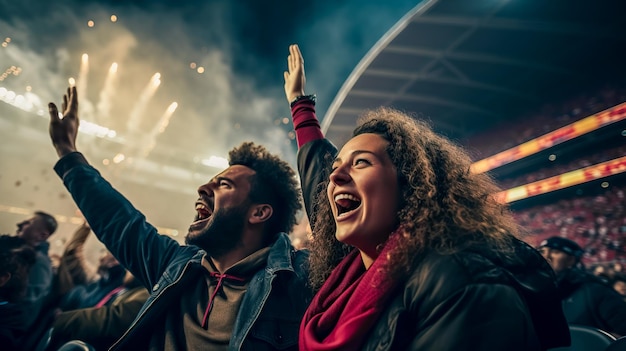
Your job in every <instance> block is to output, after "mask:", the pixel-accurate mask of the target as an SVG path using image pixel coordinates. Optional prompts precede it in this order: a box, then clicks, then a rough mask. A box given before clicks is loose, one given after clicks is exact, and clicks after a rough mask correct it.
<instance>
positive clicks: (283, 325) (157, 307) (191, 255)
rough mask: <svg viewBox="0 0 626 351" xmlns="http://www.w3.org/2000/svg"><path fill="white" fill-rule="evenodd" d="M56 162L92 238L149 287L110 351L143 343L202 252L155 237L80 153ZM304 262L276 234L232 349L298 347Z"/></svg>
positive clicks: (195, 270)
mask: <svg viewBox="0 0 626 351" xmlns="http://www.w3.org/2000/svg"><path fill="white" fill-rule="evenodd" d="M54 168H55V171H56V172H57V174H58V175H59V176H60V177H61V178H62V179H63V182H64V184H65V186H66V187H67V189H68V190H69V192H70V193H71V195H72V197H73V198H74V201H75V202H76V204H77V205H78V208H79V209H80V210H81V212H82V213H83V215H84V216H85V218H86V219H87V222H88V223H89V225H90V226H91V228H92V229H93V231H94V233H95V234H96V236H97V237H98V239H100V241H102V242H103V243H104V244H105V245H106V247H107V249H109V251H111V253H113V255H114V256H115V257H116V258H117V259H118V261H120V263H121V264H122V265H123V266H124V267H126V268H127V269H128V270H130V271H131V272H132V273H133V274H134V275H135V277H136V278H137V279H139V280H140V281H141V282H142V283H143V284H144V286H146V287H147V288H148V289H149V291H150V297H149V298H148V300H147V301H146V303H145V305H144V306H143V307H142V309H141V311H140V312H139V314H138V316H137V318H136V319H135V321H134V322H133V323H132V325H131V327H130V328H129V329H128V330H127V331H126V333H124V335H123V336H122V337H121V338H120V339H119V340H118V341H117V342H116V343H115V344H114V345H113V347H112V348H111V349H112V350H132V349H135V350H138V349H146V348H147V347H148V343H149V340H150V336H151V333H152V332H153V331H154V330H155V326H157V324H156V323H159V322H163V320H164V313H165V311H166V309H168V308H169V307H170V306H171V305H172V304H173V303H174V304H176V303H177V300H178V299H179V298H180V296H181V294H182V291H183V290H184V289H188V286H189V284H198V282H203V279H201V270H200V264H201V260H202V257H203V256H204V255H205V252H204V251H203V250H201V249H199V248H197V247H195V246H181V245H180V244H178V242H176V241H175V240H173V239H171V238H169V237H167V236H164V235H159V234H158V233H157V231H156V228H154V227H153V226H152V225H150V224H149V223H147V222H146V219H145V217H144V215H143V214H142V213H141V212H139V211H138V210H137V209H135V208H134V207H133V205H132V204H131V203H130V202H129V201H128V200H127V199H126V198H124V197H123V196H122V195H121V194H120V193H119V192H117V191H116V190H115V189H114V188H113V187H112V186H111V185H110V184H109V183H108V182H107V181H106V180H105V179H104V178H102V176H101V175H100V173H99V172H98V171H97V170H96V169H95V168H93V167H91V166H90V165H89V164H88V163H87V161H86V160H85V158H84V157H83V155H82V154H80V153H78V152H74V153H70V154H68V155H66V156H64V157H62V158H61V159H60V160H59V161H58V162H57V164H56V165H55V167H54ZM307 265H308V252H306V251H302V250H300V251H296V250H294V249H293V247H292V246H291V244H290V242H289V238H288V237H287V235H286V234H284V233H281V234H280V235H279V237H278V239H277V240H276V242H275V243H274V244H273V245H272V247H271V249H270V253H269V256H268V259H267V266H266V267H265V269H263V270H260V271H259V272H257V273H256V274H255V275H254V276H253V277H252V279H251V281H250V284H249V286H248V290H247V293H246V294H245V296H244V299H243V301H242V303H241V306H240V309H239V312H238V316H237V319H236V321H235V325H234V328H233V334H232V336H231V340H230V345H229V349H230V350H297V346H298V327H299V325H300V320H301V318H302V315H303V314H304V311H305V310H306V307H307V305H308V303H309V302H310V300H311V291H310V288H309V287H308V284H307V275H308V266H307Z"/></svg>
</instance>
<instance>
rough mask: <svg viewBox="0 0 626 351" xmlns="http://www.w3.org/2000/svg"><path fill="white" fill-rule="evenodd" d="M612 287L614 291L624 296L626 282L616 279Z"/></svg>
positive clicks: (625, 294) (625, 293)
mask: <svg viewBox="0 0 626 351" xmlns="http://www.w3.org/2000/svg"><path fill="white" fill-rule="evenodd" d="M613 289H615V291H617V292H618V293H619V294H620V295H622V296H626V282H624V281H621V280H616V281H615V283H613Z"/></svg>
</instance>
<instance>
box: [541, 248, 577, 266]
mask: <svg viewBox="0 0 626 351" xmlns="http://www.w3.org/2000/svg"><path fill="white" fill-rule="evenodd" d="M539 250H540V252H541V255H542V256H543V257H544V258H545V259H546V260H547V261H548V263H550V266H552V269H553V270H554V272H555V273H560V272H562V271H564V270H566V269H569V268H571V267H573V266H574V264H575V263H576V258H575V257H574V256H572V255H568V254H566V253H565V252H563V251H561V250H557V249H552V248H549V247H547V246H544V247H542V248H541V249H539Z"/></svg>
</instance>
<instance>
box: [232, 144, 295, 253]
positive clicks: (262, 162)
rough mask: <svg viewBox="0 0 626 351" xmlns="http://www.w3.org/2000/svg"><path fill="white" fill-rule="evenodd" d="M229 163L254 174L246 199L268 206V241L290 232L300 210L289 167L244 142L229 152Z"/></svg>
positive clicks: (293, 178) (261, 148)
mask: <svg viewBox="0 0 626 351" xmlns="http://www.w3.org/2000/svg"><path fill="white" fill-rule="evenodd" d="M228 164H229V165H231V166H234V165H242V166H246V167H248V168H251V169H252V170H254V171H255V175H254V177H253V179H251V181H250V183H251V188H250V195H249V199H250V201H252V202H254V203H267V204H269V205H271V206H272V208H273V210H274V211H273V214H272V217H271V218H270V219H269V220H268V223H267V227H266V235H267V237H266V239H267V241H272V240H275V238H276V235H277V234H278V233H279V232H284V233H289V232H290V231H291V230H292V229H293V227H294V225H295V224H296V223H297V217H296V215H297V213H298V211H299V210H300V209H301V208H302V193H301V191H300V185H299V183H298V180H297V177H296V173H295V172H294V170H293V169H292V168H291V167H290V166H289V164H288V163H287V162H285V161H283V160H281V159H280V158H279V157H278V156H276V155H273V154H271V153H270V152H269V151H268V150H267V149H266V148H265V147H263V146H261V145H256V144H254V143H253V142H244V143H242V144H241V145H239V146H238V147H235V148H234V149H232V150H231V151H230V152H229V153H228Z"/></svg>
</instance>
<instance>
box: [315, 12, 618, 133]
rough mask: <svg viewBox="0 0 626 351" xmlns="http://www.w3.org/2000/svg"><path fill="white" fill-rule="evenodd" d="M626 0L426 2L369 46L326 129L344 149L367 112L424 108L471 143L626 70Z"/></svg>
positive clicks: (423, 112) (439, 124)
mask: <svg viewBox="0 0 626 351" xmlns="http://www.w3.org/2000/svg"><path fill="white" fill-rule="evenodd" d="M625 7H626V3H624V2H623V1H599V2H589V1H581V0H554V1H552V0H551V1H545V0H525V1H521V0H471V1H468V0H425V1H422V2H421V3H420V4H419V5H418V6H416V7H415V8H414V9H413V10H412V11H410V12H409V13H408V14H406V15H405V16H404V17H403V18H402V19H401V20H400V21H399V22H398V23H397V24H396V25H395V26H394V27H393V28H391V29H390V30H389V31H388V32H387V34H385V36H383V37H382V38H381V39H380V40H379V41H378V43H377V44H376V45H375V46H374V47H373V48H372V49H371V50H370V51H369V52H368V54H367V55H366V56H365V57H364V58H363V59H362V60H361V62H360V63H359V65H358V66H357V67H356V68H355V69H354V70H353V72H352V74H351V75H350V77H349V78H348V79H347V80H346V82H345V83H344V85H343V87H342V88H341V90H340V92H339V93H338V94H337V96H336V98H335V100H334V101H333V103H332V104H331V106H330V107H329V109H328V111H327V113H326V115H325V117H324V119H323V122H322V128H323V130H324V132H326V136H327V137H328V138H330V139H331V140H332V141H334V142H335V143H337V144H338V145H342V144H343V143H344V142H345V140H347V139H348V138H349V136H350V132H351V131H352V129H353V128H354V126H355V123H356V119H357V117H358V115H359V114H360V113H361V112H363V110H364V109H368V108H374V107H377V106H381V105H383V106H392V107H395V108H399V109H401V110H405V111H409V112H412V113H418V114H420V116H422V117H424V118H427V119H429V120H431V121H432V123H433V126H434V128H435V129H436V130H437V131H439V132H441V133H443V134H445V135H447V136H449V137H451V138H454V139H457V140H460V141H463V140H466V139H467V138H468V137H470V136H472V135H474V134H476V133H480V132H481V131H484V130H486V129H488V128H489V127H492V126H494V125H496V124H498V123H500V122H502V121H504V120H508V119H511V118H516V117H518V116H519V115H520V114H521V113H523V112H525V111H530V110H532V109H533V108H537V107H539V106H540V105H542V104H544V103H546V102H550V101H554V99H559V98H565V97H568V94H573V93H577V92H580V91H581V90H584V88H583V87H584V86H585V85H597V84H601V83H603V82H607V81H610V80H617V81H619V82H623V81H624V77H625V74H624V72H626V70H625V67H626V64H625V62H626V21H624V20H623V14H624V13H625V11H624V10H625Z"/></svg>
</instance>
